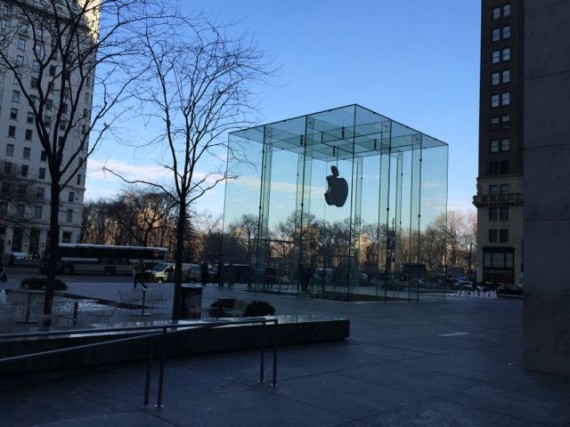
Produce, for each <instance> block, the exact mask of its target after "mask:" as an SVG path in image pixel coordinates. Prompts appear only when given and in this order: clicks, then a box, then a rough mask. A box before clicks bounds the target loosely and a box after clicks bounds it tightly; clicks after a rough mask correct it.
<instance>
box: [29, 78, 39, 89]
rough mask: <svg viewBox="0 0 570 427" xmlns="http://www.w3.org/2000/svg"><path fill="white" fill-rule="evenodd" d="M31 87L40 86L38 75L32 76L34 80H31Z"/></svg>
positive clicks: (36, 87)
mask: <svg viewBox="0 0 570 427" xmlns="http://www.w3.org/2000/svg"><path fill="white" fill-rule="evenodd" d="M30 87H31V88H32V89H38V88H39V85H38V78H37V77H32V80H30Z"/></svg>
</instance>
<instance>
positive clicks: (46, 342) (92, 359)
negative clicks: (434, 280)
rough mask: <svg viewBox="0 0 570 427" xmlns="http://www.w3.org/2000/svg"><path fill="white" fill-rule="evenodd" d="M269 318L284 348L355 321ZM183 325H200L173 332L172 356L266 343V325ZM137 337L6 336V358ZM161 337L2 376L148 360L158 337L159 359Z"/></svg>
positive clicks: (0, 367) (269, 338)
mask: <svg viewBox="0 0 570 427" xmlns="http://www.w3.org/2000/svg"><path fill="white" fill-rule="evenodd" d="M268 318H277V319H278V322H279V324H278V331H277V343H278V345H279V346H283V345H298V344H308V343H315V342H324V341H335V340H343V339H346V338H348V337H349V332H350V320H349V319H346V318H340V317H338V318H333V317H327V316H319V315H289V316H287V315H283V316H270V317H268ZM238 319H239V318H238ZM223 320H224V321H226V320H228V319H223ZM138 324H139V325H141V326H162V325H165V324H167V322H149V323H147V324H141V323H138ZM178 324H179V325H180V326H195V328H188V329H183V330H180V331H177V332H176V333H174V334H171V335H169V340H168V344H167V348H166V352H167V357H170V358H174V357H185V356H194V355H203V354H210V353H220V352H229V351H239V350H250V349H255V348H259V347H260V346H261V344H262V342H263V336H264V331H263V326H261V325H255V324H235V325H227V326H223V327H217V328H213V327H212V325H213V324H215V322H207V321H199V320H196V321H189V320H183V321H180V322H178ZM115 326H116V327H117V328H121V327H123V328H124V327H132V326H134V324H129V323H122V324H117V325H115ZM93 330H96V328H94V329H93ZM273 330H274V327H273V326H272V325H268V326H267V327H266V330H265V342H266V346H267V347H268V348H269V347H270V346H271V345H272V344H273V342H274V338H273V337H274V336H273ZM137 335H141V333H140V332H137V331H119V330H117V331H115V332H114V331H109V332H105V333H102V334H97V335H91V334H86V333H80V332H79V331H76V332H72V331H70V333H69V334H65V335H58V336H50V337H47V338H46V337H42V338H26V339H21V338H20V339H9V338H2V337H1V336H0V358H4V357H11V356H17V355H22V354H30V353H35V352H41V351H48V350H56V349H62V348H68V347H74V346H81V345H86V344H93V343H101V342H105V341H109V340H116V339H121V338H128V337H133V336H137ZM159 339H160V337H158V338H156V337H155V338H152V337H148V338H141V339H140V340H137V341H129V342H123V343H115V344H109V345H107V346H101V347H92V348H87V349H82V350H76V351H73V352H69V353H64V354H59V355H50V356H43V357H41V358H33V359H27V360H24V361H19V362H10V363H2V362H0V374H2V375H7V374H19V373H24V372H26V373H27V372H49V371H60V370H71V369H79V368H86V367H93V366H100V365H109V364H117V363H127V362H136V361H143V360H148V358H149V350H150V346H149V344H151V342H153V341H154V344H155V345H154V347H155V354H154V357H155V358H157V357H158V356H159V354H160V353H159V348H160V347H159V344H158V343H159Z"/></svg>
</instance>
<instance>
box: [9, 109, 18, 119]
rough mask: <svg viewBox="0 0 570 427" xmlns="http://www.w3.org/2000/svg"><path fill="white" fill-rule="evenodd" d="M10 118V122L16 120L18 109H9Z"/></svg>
mask: <svg viewBox="0 0 570 427" xmlns="http://www.w3.org/2000/svg"><path fill="white" fill-rule="evenodd" d="M10 118H11V119H12V120H18V109H17V108H10Z"/></svg>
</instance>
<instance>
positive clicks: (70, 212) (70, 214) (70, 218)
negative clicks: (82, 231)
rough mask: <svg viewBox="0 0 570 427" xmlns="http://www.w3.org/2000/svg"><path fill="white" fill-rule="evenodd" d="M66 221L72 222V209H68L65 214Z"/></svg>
mask: <svg viewBox="0 0 570 427" xmlns="http://www.w3.org/2000/svg"><path fill="white" fill-rule="evenodd" d="M65 219H66V221H67V222H73V209H68V210H67V212H66V215H65Z"/></svg>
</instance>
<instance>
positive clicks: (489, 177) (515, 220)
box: [473, 0, 523, 285]
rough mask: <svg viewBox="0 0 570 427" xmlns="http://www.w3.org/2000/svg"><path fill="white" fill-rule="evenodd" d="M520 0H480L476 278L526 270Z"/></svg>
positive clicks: (498, 279)
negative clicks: (524, 268)
mask: <svg viewBox="0 0 570 427" xmlns="http://www.w3.org/2000/svg"><path fill="white" fill-rule="evenodd" d="M522 114H523V13H522V0H510V1H505V0H482V9H481V86H480V107H479V172H478V177H477V194H476V195H475V196H474V197H473V204H474V205H475V206H476V208H477V227H478V230H477V248H478V249H477V251H478V254H477V255H478V257H477V258H478V260H479V262H478V267H477V280H479V281H485V282H491V283H510V284H515V285H516V284H519V283H521V281H522V273H523V261H522V260H523V143H522V132H523V121H522Z"/></svg>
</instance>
